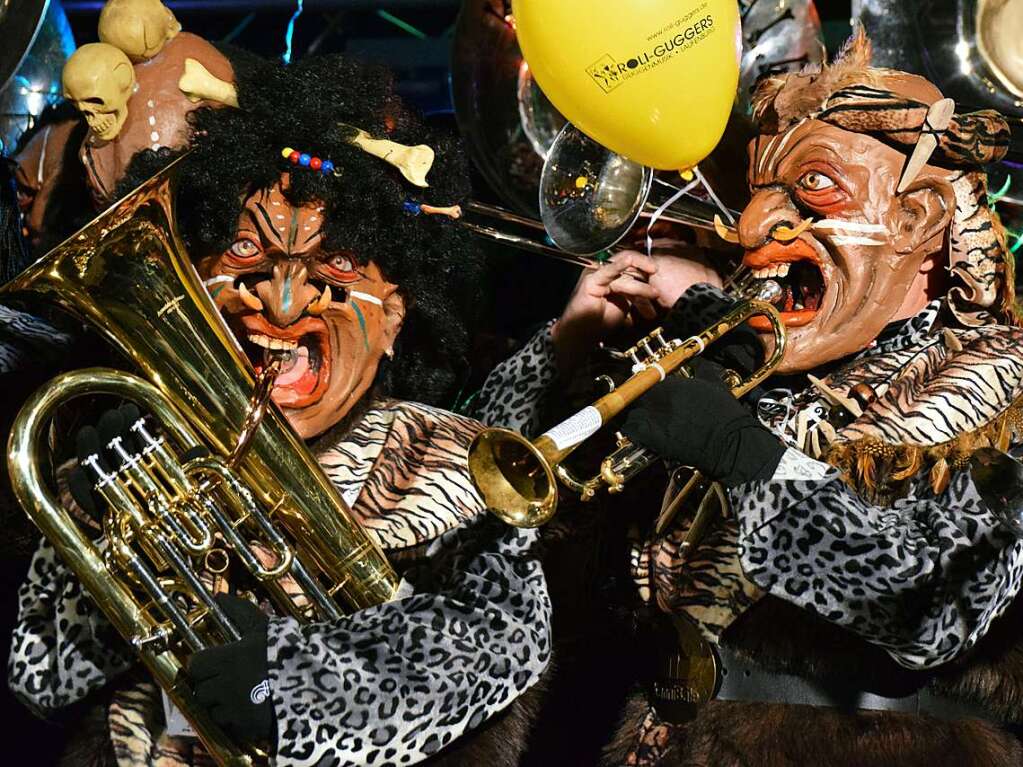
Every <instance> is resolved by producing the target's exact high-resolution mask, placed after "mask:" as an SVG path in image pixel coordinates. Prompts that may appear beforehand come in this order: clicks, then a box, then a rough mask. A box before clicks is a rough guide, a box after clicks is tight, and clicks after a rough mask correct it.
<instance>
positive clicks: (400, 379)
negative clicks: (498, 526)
mask: <svg viewBox="0 0 1023 767" xmlns="http://www.w3.org/2000/svg"><path fill="white" fill-rule="evenodd" d="M234 63H235V76H236V80H237V89H238V100H239V105H240V109H230V108H223V109H208V108H207V109H199V110H196V111H195V112H193V113H192V115H191V118H190V120H191V124H192V150H191V152H189V153H188V155H187V156H186V157H185V158H184V159H183V160H182V163H181V173H180V176H179V187H178V190H179V191H178V203H177V216H178V223H179V226H180V229H181V233H182V236H183V238H184V239H185V242H186V244H187V245H188V246H189V249H190V251H191V252H192V254H193V257H194V258H195V259H196V260H198V259H199V258H201V257H203V256H205V255H207V254H210V253H218V252H221V251H223V250H225V249H226V248H228V247H229V246H230V245H231V243H232V242H233V241H234V236H235V231H236V227H237V223H238V216H239V215H240V213H241V210H242V202H243V200H244V198H245V197H247V196H249V195H251V194H252V193H254V192H256V191H258V190H260V189H265V188H268V187H270V186H272V185H273V184H274V183H275V182H277V181H278V180H279V179H280V176H281V173H282V172H283V171H286V170H287V169H289V168H292V166H291V165H290V164H289V163H288V161H287V160H286V159H285V158H284V157H282V154H281V150H282V149H283V148H284V147H294V148H295V149H298V150H300V151H302V152H305V153H308V154H310V155H314V156H316V157H321V158H323V159H329V160H331V161H332V162H333V163H334V164H335V166H336V167H337V169H338V170H339V171H340V173H341V175H340V177H335V176H324V175H322V174H321V173H319V172H316V171H312V170H310V169H308V168H292V170H293V172H291V175H290V186H289V188H288V190H287V191H286V192H285V196H286V197H287V199H288V200H289V201H290V202H291V203H292V204H294V205H301V204H304V203H309V202H312V201H319V202H321V203H322V204H323V205H324V208H325V210H324V220H325V224H324V240H325V247H327V248H330V249H344V250H348V251H351V252H352V253H353V254H355V257H356V258H357V259H358V260H360V261H361V262H363V263H365V262H367V261H370V260H372V261H373V262H374V263H376V264H377V266H379V267H380V269H381V271H382V272H383V274H384V276H385V277H386V278H387V279H388V281H390V282H392V283H394V284H396V285H398V286H399V291H400V293H401V295H402V297H403V298H404V300H405V305H406V315H405V322H404V325H403V328H402V331H401V334H400V336H399V338H398V342H397V343H396V344H395V347H394V350H395V356H394V359H393V360H392V361H390V362H388V361H387V360H383V361H382V364H381V368H380V373H379V375H378V381H377V383H378V389H377V391H378V393H379V394H384V395H389V396H395V397H400V398H403V399H413V400H416V401H419V402H425V403H428V404H440V405H446V406H450V405H451V398H452V396H453V394H454V390H455V388H456V386H457V385H458V384H459V383H460V382H462V381H464V378H465V376H466V375H467V371H468V365H467V363H466V359H465V357H466V352H467V349H468V344H469V336H468V333H467V329H466V328H467V325H468V324H469V323H470V317H469V313H470V312H471V310H472V308H473V303H474V302H473V291H475V290H476V289H477V287H478V285H479V279H480V273H481V269H480V261H479V258H478V256H477V251H476V246H475V243H474V241H473V240H472V239H471V237H470V236H469V235H468V234H467V233H466V232H465V231H464V230H463V229H462V228H461V227H459V226H457V225H454V224H452V223H451V221H450V220H448V219H445V218H444V217H441V216H430V215H420V216H415V215H412V214H411V213H409V212H406V210H405V208H404V203H405V201H406V200H414V201H417V202H423V203H430V204H433V205H453V204H456V203H458V202H459V201H461V200H462V199H464V198H465V197H466V196H467V195H468V193H469V177H468V167H467V164H466V161H465V157H464V155H463V154H462V150H461V148H460V146H459V145H458V144H457V142H456V140H455V139H454V138H452V137H450V136H448V135H445V134H443V133H441V132H439V131H434V130H432V129H430V128H428V127H427V126H426V125H424V123H423V121H422V119H421V118H420V117H419V115H418V114H416V113H415V111H414V110H412V109H410V108H409V107H408V106H406V105H405V104H403V103H402V101H401V100H400V99H399V98H398V96H397V95H396V94H395V92H394V87H393V81H392V77H391V75H390V73H389V71H388V70H386V69H384V68H382V67H377V66H371V65H367V64H363V63H360V62H357V61H353V60H351V59H348V58H343V57H339V56H326V57H320V58H310V59H307V60H305V61H302V62H298V63H295V64H291V65H290V66H285V65H283V64H278V63H268V62H260V63H254V62H252V61H245V62H244V64H243V65H242V66H239V64H238V62H237V60H236V61H235V62H234ZM353 128H356V129H361V130H364V131H366V132H367V133H369V134H370V135H371V136H373V137H374V138H387V139H390V140H392V141H397V142H400V143H402V144H428V145H429V146H431V147H432V148H433V149H434V150H435V152H436V161H435V163H434V166H433V169H432V170H431V171H430V173H429V175H428V177H427V180H428V182H429V184H430V186H429V187H428V188H426V189H420V188H417V187H414V186H412V185H411V184H409V183H408V182H407V181H405V180H404V179H403V178H402V176H401V174H400V173H399V172H398V171H397V170H396V169H395V168H393V167H392V166H390V165H389V164H387V163H386V162H384V161H382V160H380V159H378V158H376V157H372V156H370V155H368V154H366V153H365V152H363V151H362V150H361V149H359V148H357V147H355V146H352V145H351V144H350V143H348V140H347V139H348V138H350V137H351V136H352V135H353ZM173 157H174V153H172V152H170V151H168V150H160V151H157V152H154V151H151V150H146V151H144V152H140V153H139V154H138V155H136V157H135V158H134V160H133V161H132V164H131V166H130V167H129V169H128V173H127V175H126V176H125V178H124V179H122V181H121V183H120V187H119V189H118V193H119V195H120V194H124V193H126V192H128V191H130V190H131V189H132V188H134V187H135V186H137V185H138V184H139V183H140V182H141V181H143V180H145V179H146V178H148V177H149V176H151V175H152V174H153V173H155V172H156V171H157V170H159V168H161V167H163V166H165V165H166V164H167V162H168V161H169V160H171V159H173Z"/></svg>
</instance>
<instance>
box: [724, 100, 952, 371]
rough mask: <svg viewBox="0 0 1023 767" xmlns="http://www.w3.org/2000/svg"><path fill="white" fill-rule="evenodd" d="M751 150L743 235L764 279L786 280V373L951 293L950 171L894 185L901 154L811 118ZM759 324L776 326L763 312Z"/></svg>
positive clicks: (932, 171)
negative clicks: (947, 286)
mask: <svg viewBox="0 0 1023 767" xmlns="http://www.w3.org/2000/svg"><path fill="white" fill-rule="evenodd" d="M920 82H924V81H922V80H921V81H920ZM938 95H939V96H940V94H938ZM750 158H751V160H750V162H751V165H750V168H751V170H750V181H751V184H750V185H751V189H752V191H753V197H752V199H751V200H750V203H749V205H747V207H746V208H745V210H744V211H743V214H742V217H741V219H740V221H739V226H738V231H739V240H740V243H741V244H742V245H743V247H744V248H745V249H746V255H745V257H744V259H743V263H744V264H745V265H746V266H747V267H749V268H750V269H751V271H752V274H753V277H754V278H755V280H757V281H759V282H761V283H762V282H764V281H767V280H773V281H775V282H776V283H777V284H778V285H779V287H780V288H781V290H780V291H776V294H777V296H778V297H777V298H776V299H775V302H774V303H775V305H776V306H777V308H778V309H779V310H780V311H781V313H782V320H783V321H784V323H785V325H786V327H787V328H788V330H789V340H788V348H787V351H786V355H785V360H784V361H783V363H782V365H781V366H780V367H779V372H798V371H804V370H810V369H812V368H815V367H817V366H818V365H821V364H823V363H826V362H829V361H832V360H836V359H840V358H842V357H844V356H846V355H849V354H853V353H855V352H858V351H860V350H862V349H864V348H865V347H867V346H868V345H869V344H870V342H871V341H873V339H874V338H876V337H877V335H878V334H879V333H880V332H881V330H883V329H884V327H885V325H886V324H888V323H889V322H891V321H893V320H896V319H902V318H906V317H910V316H912V315H913V314H915V313H916V312H917V311H919V310H920V309H922V308H923V306H924V305H925V304H926V303H927V301H928V300H930V298H932V297H935V296H937V295H941V294H942V293H943V292H944V284H943V282H942V281H943V278H944V270H942V269H940V268H935V267H936V266H937V265H938V256H940V251H941V250H942V247H943V238H944V233H945V232H946V231H947V229H948V227H949V225H950V222H951V217H952V211H954V210H955V195H954V193H953V190H952V187H951V185H950V184H949V183H948V181H947V180H946V179H945V178H944V176H945V174H946V173H947V171H944V170H941V169H937V168H931V166H927V167H926V168H925V169H924V170H923V171H922V172H921V173H920V175H919V176H918V177H917V179H916V181H915V182H914V183H913V184H912V185H911V186H910V187H909V188H908V189H906V190H905V191H904V192H901V193H896V191H895V188H896V186H897V184H898V182H899V178H900V174H901V171H902V168H903V166H904V164H905V161H906V157H905V155H904V154H903V153H901V152H899V151H897V150H895V149H893V148H891V147H889V146H888V145H886V144H884V143H882V142H881V141H879V140H877V139H875V138H873V137H870V136H866V135H862V134H858V133H853V132H850V131H846V130H842V129H840V128H837V127H834V126H832V125H828V124H826V123H823V122H819V121H817V120H814V119H806V120H803V121H802V122H800V123H798V124H797V125H796V126H794V127H792V128H790V129H789V130H788V131H787V132H786V133H784V134H778V135H766V136H760V137H758V138H757V139H755V140H754V141H753V142H752V143H751V145H750ZM796 232H798V234H796ZM793 235H795V236H793ZM750 324H751V325H752V326H753V327H754V329H756V330H758V331H761V332H763V333H764V334H765V336H764V337H765V339H766V338H767V337H768V335H767V331H768V330H769V326H768V325H767V323H766V320H764V319H763V318H755V319H754V320H752V321H751V322H750Z"/></svg>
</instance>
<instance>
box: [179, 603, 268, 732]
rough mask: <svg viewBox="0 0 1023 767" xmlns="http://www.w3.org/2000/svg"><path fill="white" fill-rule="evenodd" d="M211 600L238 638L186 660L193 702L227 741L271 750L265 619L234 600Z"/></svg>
mask: <svg viewBox="0 0 1023 767" xmlns="http://www.w3.org/2000/svg"><path fill="white" fill-rule="evenodd" d="M216 600H217V604H219V605H220V607H221V609H223V610H224V612H225V613H227V616H228V617H229V618H230V619H231V621H232V622H233V623H234V624H235V626H237V627H238V630H239V631H240V632H241V633H242V638H241V639H239V640H238V641H236V642H228V643H227V644H223V645H220V646H218V647H210V648H209V649H206V650H200V651H199V652H197V653H195V654H194V655H193V656H192V657H191V658H189V659H188V675H189V677H190V678H191V679H192V684H193V685H194V689H195V699H196V700H197V701H198V702H199V703H201V704H202V705H203V706H205V707H206V708H207V709H208V710H209V713H210V716H211V717H212V718H213V721H215V722H216V723H217V724H219V725H220V726H221V727H223V728H224V730H225V731H226V732H227V733H228V734H229V735H231V736H232V737H234V738H237V739H238V740H239V741H242V742H245V743H251V744H265V743H270V744H273V741H274V740H275V739H276V736H277V729H276V725H275V718H274V709H273V699H272V697H271V695H270V680H269V676H270V675H269V672H268V671H267V665H266V650H267V638H266V628H267V625H268V623H269V619H268V618H267V617H266V615H264V614H263V613H262V611H261V610H260V609H259V608H258V607H256V606H255V605H254V604H252V603H251V602H249V601H247V600H244V599H241V598H240V597H235V596H231V595H229V594H218V595H217V596H216Z"/></svg>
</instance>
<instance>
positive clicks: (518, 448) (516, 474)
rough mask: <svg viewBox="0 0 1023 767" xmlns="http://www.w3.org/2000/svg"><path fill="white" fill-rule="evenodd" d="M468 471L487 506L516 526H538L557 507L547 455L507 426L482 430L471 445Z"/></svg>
mask: <svg viewBox="0 0 1023 767" xmlns="http://www.w3.org/2000/svg"><path fill="white" fill-rule="evenodd" d="M469 474H470V476H471V477H472V481H473V484H474V485H476V489H477V490H478V491H479V493H480V495H482V496H483V500H484V501H485V502H486V504H487V507H488V508H489V509H490V510H491V511H492V512H493V513H494V514H496V515H497V516H498V517H499V518H500V519H501V520H502V521H503V522H505V523H506V524H509V525H512V526H513V527H539V526H540V525H542V524H544V523H545V522H547V521H548V520H549V519H550V518H551V517H552V516H554V512H555V510H556V509H557V507H558V485H557V482H556V481H555V479H554V471H553V469H552V468H551V464H550V462H549V461H548V460H547V457H546V456H545V455H544V454H543V453H542V452H541V451H540V450H539V449H537V447H536V446H535V445H533V444H532V443H531V442H530V441H529V440H527V439H526V438H525V437H523V436H522V435H521V434H517V433H516V432H513V431H510V430H508V429H487V430H485V431H482V432H480V433H479V434H478V435H477V436H476V439H474V440H473V442H472V444H471V445H470V446H469Z"/></svg>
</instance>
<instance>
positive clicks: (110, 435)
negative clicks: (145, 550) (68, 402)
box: [68, 402, 141, 520]
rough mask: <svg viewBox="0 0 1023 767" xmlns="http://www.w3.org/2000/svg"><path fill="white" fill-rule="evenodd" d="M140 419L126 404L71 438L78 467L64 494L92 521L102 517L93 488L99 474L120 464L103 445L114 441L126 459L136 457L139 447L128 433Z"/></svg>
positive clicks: (97, 495) (119, 460)
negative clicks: (69, 495) (125, 455)
mask: <svg viewBox="0 0 1023 767" xmlns="http://www.w3.org/2000/svg"><path fill="white" fill-rule="evenodd" d="M139 417H140V414H139V409H138V407H136V406H135V405H134V404H133V403H130V402H129V403H126V404H124V405H121V406H120V407H117V408H112V409H110V410H107V411H105V412H104V413H103V415H102V416H100V419H99V421H98V422H97V425H96V426H83V427H82V428H81V429H79V430H78V434H77V435H76V436H75V451H76V454H77V456H78V465H77V466H75V467H74V468H73V469H72V470H71V471H70V473H69V474H68V490H70V491H71V496H72V497H73V498H74V499H75V502H76V503H77V504H78V505H79V506H81V507H82V510H83V511H85V512H87V513H88V514H89V516H91V517H92V518H93V519H97V520H98V519H99V518H100V517H101V516H102V509H103V508H104V501H103V500H102V498H101V497H100V496H99V494H98V493H96V492H94V491H93V488H94V487H95V486H96V484H97V483H98V482H99V481H100V474H99V472H102V473H103V474H112V473H114V472H115V471H116V470H117V469H119V468H120V467H121V465H122V463H123V460H122V459H121V457H120V455H119V454H118V453H117V452H116V451H113V450H110V449H108V447H107V445H109V444H110V441H111V440H113V439H115V438H116V437H120V438H121V446H122V447H123V448H124V450H125V452H126V453H128V454H129V455H136V454H137V453H139V452H140V450H141V447H140V445H139V444H138V440H136V438H135V435H134V434H133V433H132V431H131V427H132V424H134V423H135V422H136V421H137V420H138V419H139ZM93 457H95V458H96V460H95V461H92V460H91V459H92V458H93Z"/></svg>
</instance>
